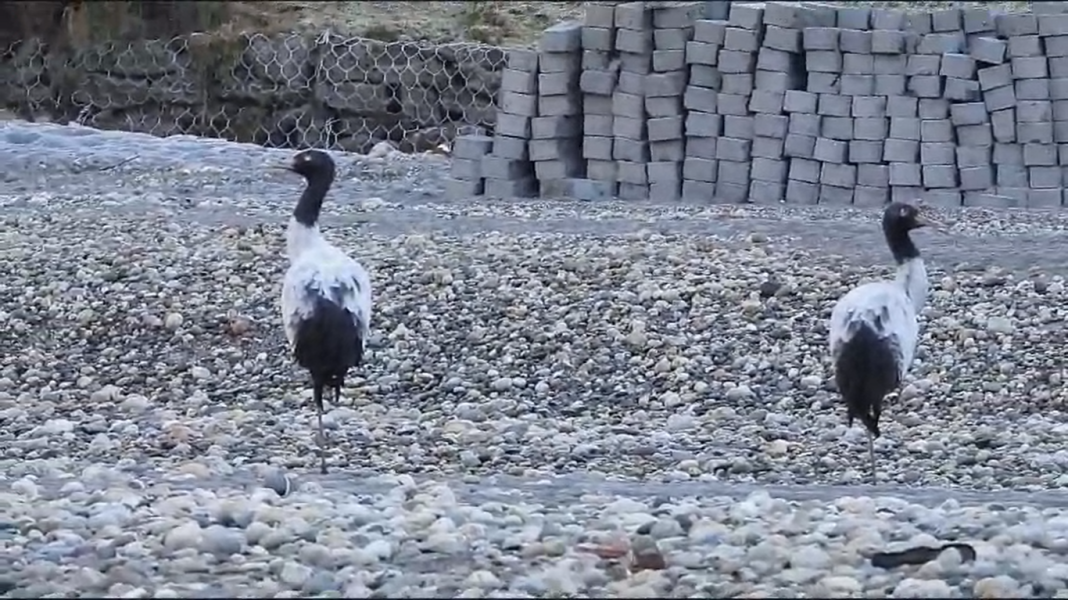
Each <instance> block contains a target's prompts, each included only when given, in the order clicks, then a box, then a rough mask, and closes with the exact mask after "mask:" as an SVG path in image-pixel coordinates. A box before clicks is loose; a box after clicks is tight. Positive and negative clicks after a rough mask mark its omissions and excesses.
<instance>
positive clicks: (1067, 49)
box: [1042, 35, 1068, 58]
mask: <svg viewBox="0 0 1068 600" xmlns="http://www.w3.org/2000/svg"><path fill="white" fill-rule="evenodd" d="M1042 41H1043V47H1044V48H1045V52H1044V54H1045V55H1046V56H1047V57H1048V58H1058V57H1063V56H1068V35H1057V36H1050V37H1047V38H1043V40H1042Z"/></svg>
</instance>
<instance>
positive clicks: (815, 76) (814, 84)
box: [806, 73, 842, 94]
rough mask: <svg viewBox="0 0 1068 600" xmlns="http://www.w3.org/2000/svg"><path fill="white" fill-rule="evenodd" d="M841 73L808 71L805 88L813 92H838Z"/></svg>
mask: <svg viewBox="0 0 1068 600" xmlns="http://www.w3.org/2000/svg"><path fill="white" fill-rule="evenodd" d="M841 80H842V74H841V73H809V74H808V85H807V86H806V90H807V91H809V92H812V93H815V94H838V93H841V91H842V84H841Z"/></svg>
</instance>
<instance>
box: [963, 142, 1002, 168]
mask: <svg viewBox="0 0 1068 600" xmlns="http://www.w3.org/2000/svg"><path fill="white" fill-rule="evenodd" d="M993 149H994V148H993V146H957V147H956V149H955V151H956V155H957V166H958V167H961V168H963V167H980V166H983V165H989V164H991V162H990V159H991V157H992V155H993Z"/></svg>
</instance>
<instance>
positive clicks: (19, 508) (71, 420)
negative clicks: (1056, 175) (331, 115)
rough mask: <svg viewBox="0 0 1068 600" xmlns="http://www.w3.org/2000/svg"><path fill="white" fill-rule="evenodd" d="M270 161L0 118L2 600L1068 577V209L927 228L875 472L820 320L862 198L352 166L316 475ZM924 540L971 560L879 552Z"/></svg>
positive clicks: (350, 162) (856, 244) (869, 585)
mask: <svg viewBox="0 0 1068 600" xmlns="http://www.w3.org/2000/svg"><path fill="white" fill-rule="evenodd" d="M290 154H291V153H290V152H283V151H272V150H265V149H262V148H258V147H253V146H242V145H237V144H229V143H225V142H220V141H206V140H195V139H182V138H170V139H167V140H160V139H156V138H151V137H147V136H141V135H137V134H128V133H104V132H97V131H95V130H91V129H82V128H74V127H70V128H63V127H57V126H51V125H27V124H21V123H8V124H4V125H2V126H0V207H2V208H0V272H3V273H4V276H3V278H2V279H0V548H2V549H3V551H0V596H3V597H7V596H10V597H40V596H48V595H63V594H70V593H74V592H73V591H74V590H78V593H81V594H108V595H109V596H113V597H114V596H119V597H186V596H203V595H205V594H214V595H227V594H228V595H234V594H241V595H245V596H255V597H261V596H282V597H287V596H288V597H296V596H300V595H310V594H313V595H323V596H346V597H357V596H366V595H371V594H373V595H376V596H404V595H420V596H425V595H431V596H444V595H452V596H454V597H455V596H457V595H459V596H462V597H498V596H499V597H503V596H508V597H517V596H518V597H523V596H528V597H541V596H550V595H557V596H559V595H579V596H583V595H584V596H605V595H607V596H629V597H637V596H644V597H650V596H653V595H670V596H678V597H685V596H695V595H696V596H709V595H735V596H742V597H766V596H768V595H797V594H804V595H809V596H813V595H819V596H825V595H831V596H849V595H892V596H893V597H948V596H973V595H979V596H985V597H995V596H996V597H1009V596H1012V595H1017V596H1045V597H1049V596H1051V595H1056V594H1058V593H1060V594H1068V592H1065V591H1064V590H1065V589H1066V588H1068V568H1065V567H1063V566H1062V563H1065V561H1064V560H1063V558H1061V557H1060V554H1061V553H1062V552H1064V551H1065V549H1066V548H1068V513H1066V512H1065V510H1064V508H1063V507H1064V506H1066V505H1068V495H1066V494H1064V493H1063V492H1062V491H1059V490H1062V488H1065V487H1068V469H1066V466H1068V451H1066V450H1064V449H1063V447H1064V443H1063V442H1064V439H1065V433H1066V432H1068V425H1066V424H1065V423H1064V421H1065V419H1064V414H1063V412H1062V407H1063V406H1064V400H1065V394H1064V392H1063V378H1064V376H1065V370H1064V364H1063V359H1062V356H1063V347H1064V341H1065V332H1066V329H1065V315H1064V312H1065V311H1064V309H1063V308H1062V306H1063V305H1064V301H1065V297H1066V294H1068V292H1066V291H1065V289H1064V288H1065V284H1064V275H1065V274H1066V273H1068V240H1066V239H1065V238H1064V236H1063V233H1062V230H1063V229H1064V227H1065V225H1066V224H1068V217H1066V216H1064V215H1061V214H1057V213H1039V212H1012V211H998V212H993V211H984V210H966V211H954V212H946V211H937V212H938V216H939V217H940V218H941V219H942V220H943V221H944V222H945V223H946V225H947V226H946V228H945V229H944V230H943V231H940V232H935V231H928V232H923V233H921V234H919V235H918V236H917V237H918V244H919V245H920V247H921V249H922V250H923V251H924V252H925V256H926V257H927V260H928V265H929V270H930V272H931V279H932V295H931V300H930V303H929V306H928V308H927V309H926V310H925V314H924V323H923V325H922V326H923V341H922V343H921V350H920V352H919V354H918V362H917V364H916V365H915V367H914V368H913V371H912V374H911V376H910V379H909V381H908V382H907V383H906V385H905V387H904V389H903V391H902V393H901V395H900V398H898V399H897V400H896V401H894V402H893V403H892V405H891V406H890V408H889V409H888V411H887V414H886V415H885V421H886V427H885V429H884V431H885V435H884V436H883V437H882V438H881V439H880V440H879V442H878V444H877V451H878V455H879V461H880V469H881V473H880V487H879V488H878V489H877V490H873V489H869V488H866V487H864V486H862V485H860V484H862V483H863V481H864V477H865V473H866V470H865V469H866V463H865V460H866V449H865V445H864V436H863V434H862V432H861V430H860V429H859V427H858V428H854V429H852V430H850V429H848V428H846V426H845V422H844V418H843V417H844V415H843V411H842V410H841V409H840V407H839V406H838V405H837V403H836V398H835V396H834V394H833V392H832V390H831V388H830V382H829V378H828V374H829V371H828V366H829V365H828V363H827V358H826V342H825V339H826V330H825V322H826V318H827V316H828V315H829V312H830V309H831V306H832V305H833V303H834V301H835V300H836V299H837V298H838V297H839V296H840V295H841V294H842V293H844V291H845V290H847V289H848V288H849V287H850V286H853V285H855V284H856V283H857V282H859V281H861V280H863V279H867V278H875V277H885V276H887V275H888V274H889V273H890V271H891V268H890V265H889V257H888V252H887V251H886V250H885V248H884V247H883V242H882V240H881V236H880V232H879V228H878V224H877V218H878V215H877V214H874V213H873V212H872V211H861V210H852V209H833V210H832V209H826V208H825V209H819V208H808V209H801V208H787V207H784V206H765V207H754V206H745V207H738V206H715V205H707V206H693V205H691V206H683V205H653V204H644V203H637V204H635V203H575V202H567V201H513V202H499V201H480V200H469V201H462V202H453V201H448V200H445V199H444V196H443V188H444V185H443V183H444V178H445V177H446V176H447V163H446V159H444V158H441V157H407V156H402V155H395V154H390V153H386V152H378V153H372V155H370V156H366V157H354V156H351V155H339V156H338V157H337V158H338V162H339V167H340V179H339V181H338V183H337V185H336V187H335V189H334V191H333V192H332V194H331V196H330V197H329V198H328V203H327V205H326V208H325V210H324V217H323V228H324V230H325V231H326V235H327V236H328V237H330V238H331V239H333V240H335V241H336V242H337V243H339V244H340V245H342V246H344V247H345V248H346V249H348V250H349V251H350V252H351V253H353V254H354V255H357V256H359V257H360V258H361V259H362V260H363V261H364V263H365V264H366V265H367V266H368V268H369V269H370V270H371V272H372V276H373V279H374V282H375V286H376V290H375V295H376V317H375V323H374V330H375V339H374V340H372V352H371V355H370V357H369V360H368V363H367V365H366V367H365V368H363V369H361V370H360V371H359V372H358V373H357V374H355V376H354V377H353V378H352V380H351V382H350V385H349V386H348V388H347V389H346V390H345V391H344V394H343V402H342V405H341V406H337V407H331V410H330V412H329V415H328V418H327V425H328V428H329V433H328V435H329V437H330V440H331V448H332V449H331V452H330V454H329V463H330V466H331V467H332V469H333V471H334V473H333V474H331V475H330V476H327V477H322V476H319V475H317V474H315V455H314V452H313V448H314V446H313V444H314V435H313V433H314V411H313V410H312V409H311V408H310V407H309V406H307V401H308V397H309V392H308V390H307V386H306V376H305V375H304V374H303V373H301V372H300V371H299V370H298V369H296V368H295V367H294V366H293V365H292V364H291V361H290V359H289V358H288V356H287V354H286V351H285V344H284V336H283V335H282V332H281V329H280V325H279V323H278V317H277V310H278V309H277V296H278V291H279V284H278V282H279V280H280V278H281V275H282V272H283V270H284V268H285V258H284V255H283V228H284V225H285V222H286V219H287V216H288V212H289V211H290V210H291V209H292V205H293V203H294V202H295V199H296V197H297V195H299V192H300V188H301V182H300V181H299V180H296V179H294V177H292V176H289V175H287V174H284V173H271V172H269V171H267V170H266V169H265V167H266V166H267V165H268V164H272V163H280V162H282V161H284V160H286V159H287V158H288V157H289V156H290ZM561 478H562V479H561ZM538 482H544V483H541V484H539V483H538ZM832 486H836V487H832ZM769 492H770V494H771V495H769ZM947 541H964V542H968V543H970V544H972V545H973V546H974V547H975V549H976V553H977V556H976V559H975V560H974V561H963V560H962V558H963V557H962V556H961V555H960V553H958V552H956V551H946V552H943V553H942V554H941V555H939V556H938V558H937V559H935V560H934V561H931V562H928V563H926V564H924V565H921V566H915V567H904V568H901V569H893V570H884V569H880V568H877V567H873V566H871V565H870V562H869V561H868V557H869V556H870V554H871V552H873V551H875V550H876V549H880V550H885V549H888V548H889V549H894V548H896V547H906V546H909V545H925V544H928V543H930V544H935V543H936V542H937V543H939V544H940V543H945V542H947Z"/></svg>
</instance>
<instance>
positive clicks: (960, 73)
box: [938, 53, 975, 79]
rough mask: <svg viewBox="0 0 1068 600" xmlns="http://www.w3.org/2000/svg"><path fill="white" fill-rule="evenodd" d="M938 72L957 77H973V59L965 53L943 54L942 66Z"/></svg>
mask: <svg viewBox="0 0 1068 600" xmlns="http://www.w3.org/2000/svg"><path fill="white" fill-rule="evenodd" d="M938 74H939V75H943V76H946V77H957V78H959V79H971V78H972V77H975V59H974V58H972V57H971V56H969V55H967V54H954V53H946V54H943V55H942V66H941V68H940V69H939V71H938Z"/></svg>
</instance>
